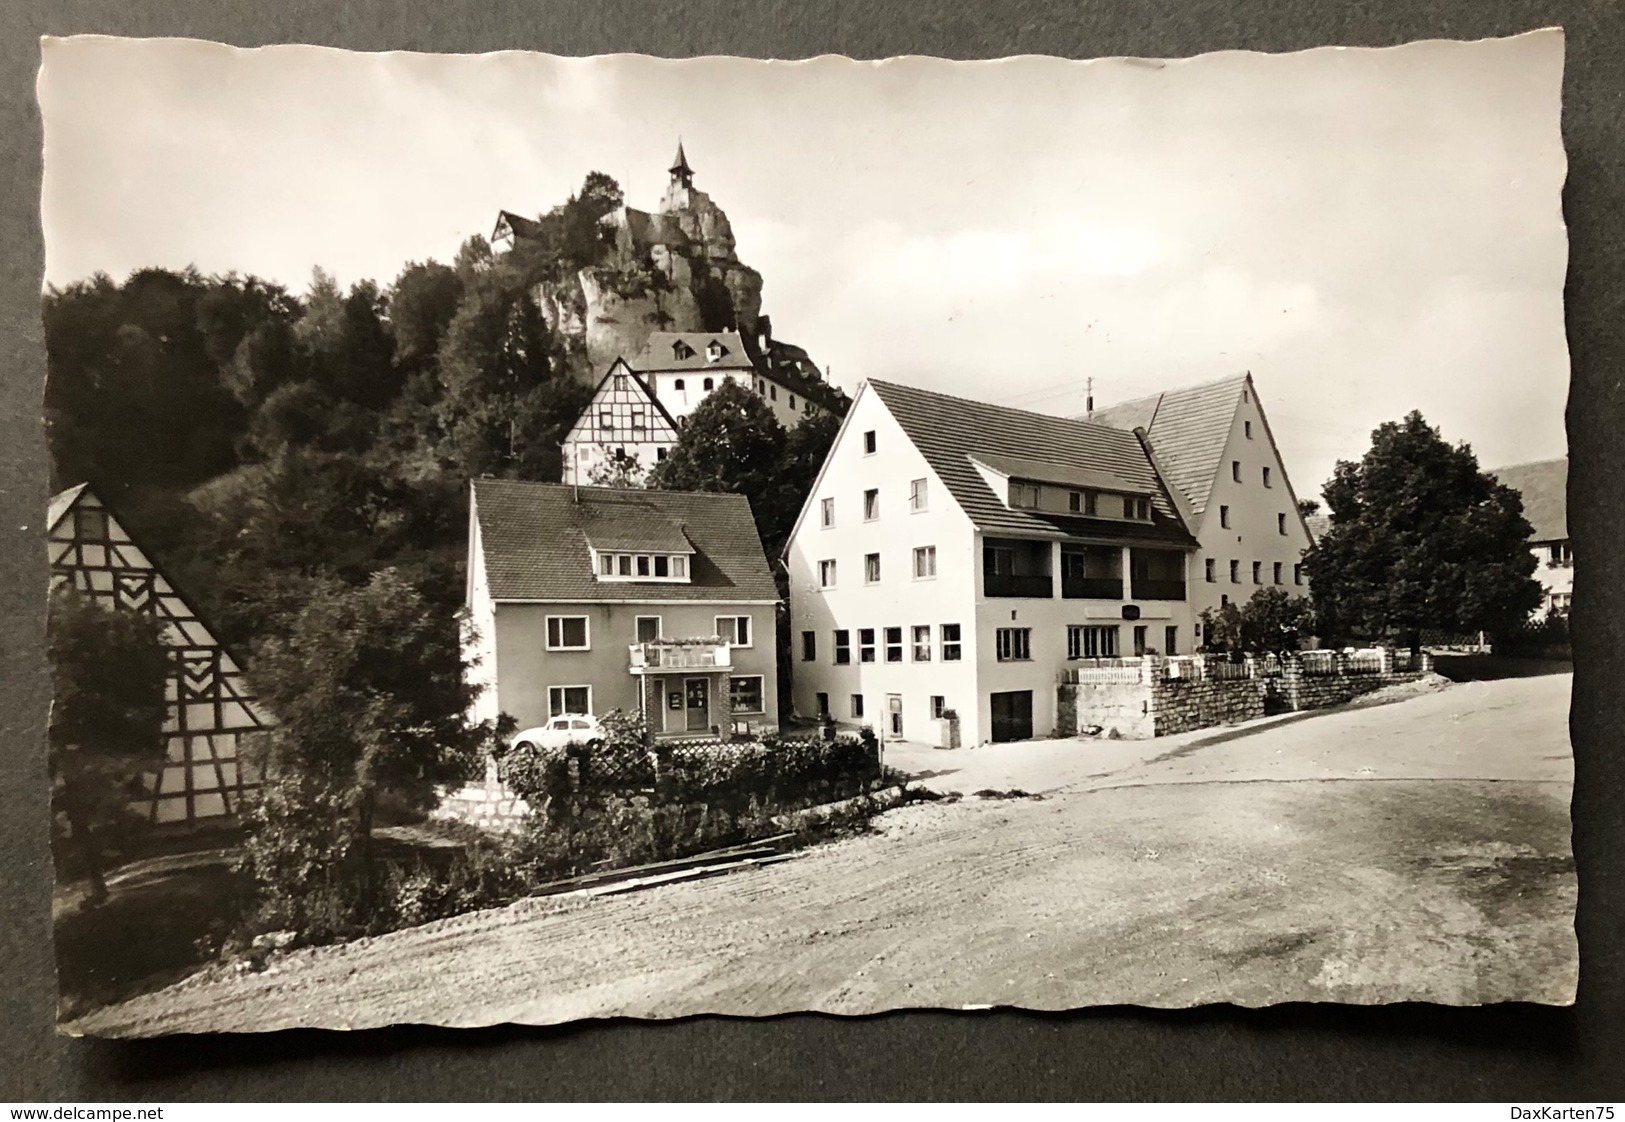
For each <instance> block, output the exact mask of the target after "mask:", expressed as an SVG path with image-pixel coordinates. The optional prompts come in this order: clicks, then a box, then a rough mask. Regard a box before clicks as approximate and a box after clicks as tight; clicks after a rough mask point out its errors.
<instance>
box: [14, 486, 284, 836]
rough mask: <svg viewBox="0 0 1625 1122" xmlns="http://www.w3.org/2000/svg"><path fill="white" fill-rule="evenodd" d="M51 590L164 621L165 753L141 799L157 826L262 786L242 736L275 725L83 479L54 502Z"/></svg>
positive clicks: (202, 818) (228, 807)
mask: <svg viewBox="0 0 1625 1122" xmlns="http://www.w3.org/2000/svg"><path fill="white" fill-rule="evenodd" d="M46 543H47V548H48V550H49V553H50V562H51V587H52V588H53V589H55V588H56V587H58V586H59V585H68V586H70V587H72V588H75V589H77V590H78V591H79V592H80V593H82V594H84V595H85V596H88V597H90V598H91V599H92V600H94V601H95V603H96V604H98V605H99V606H101V607H103V608H105V609H107V610H108V611H118V612H138V613H140V614H143V615H148V616H152V617H154V618H156V619H158V620H160V621H161V622H162V624H163V640H164V642H165V643H166V644H167V645H168V647H169V656H170V660H169V674H168V676H167V677H166V679H165V681H164V703H165V709H164V723H163V736H164V741H165V746H166V758H165V762H164V765H163V767H162V768H161V769H159V770H158V771H157V772H155V773H154V774H152V775H149V776H147V777H146V779H145V783H146V788H147V793H146V797H145V798H143V799H142V800H141V801H140V802H139V803H138V804H137V805H136V809H137V810H138V811H140V812H141V813H142V814H143V815H144V816H145V817H146V818H147V819H148V820H149V821H151V822H153V823H154V824H157V825H181V826H185V825H199V824H206V823H210V822H218V821H223V820H226V819H228V818H230V817H231V816H233V815H235V814H237V813H238V812H239V810H240V809H241V801H242V798H243V796H244V794H245V793H247V792H248V791H251V790H253V789H254V788H256V787H257V786H258V785H259V776H258V774H257V772H256V771H255V769H254V765H253V764H252V763H250V762H249V761H248V760H247V759H245V758H244V756H245V753H244V747H245V738H247V737H248V736H250V735H251V734H253V733H257V732H260V731H262V730H264V729H266V728H268V727H269V726H270V722H269V721H268V720H267V718H266V716H265V714H264V713H263V712H262V711H261V709H260V707H259V704H258V702H257V701H256V699H255V696H254V692H253V689H252V688H251V687H250V685H249V683H248V680H247V679H246V678H245V677H244V675H243V672H242V670H241V668H240V667H239V666H238V663H237V661H236V659H234V658H233V657H232V655H231V653H230V652H229V651H227V650H226V649H225V648H224V647H222V646H221V645H220V642H219V640H218V639H216V637H215V635H214V632H213V631H212V630H210V628H209V626H208V625H207V624H206V623H204V622H203V620H202V619H201V618H199V616H198V614H197V612H196V610H195V609H194V608H193V607H192V605H191V604H190V603H189V602H188V601H187V599H186V598H185V597H184V596H183V595H182V594H181V592H180V590H179V589H178V588H177V587H176V586H175V584H174V583H173V582H172V581H170V579H169V578H168V577H167V576H165V575H164V573H163V572H162V571H160V570H159V568H158V565H157V563H156V562H155V561H154V560H153V558H152V555H151V554H150V553H148V552H147V551H146V550H144V549H142V548H141V546H140V545H139V544H137V542H136V541H135V540H134V539H133V538H132V537H131V536H130V534H129V532H128V531H127V530H126V529H125V528H124V526H123V525H121V524H120V522H119V520H118V518H117V517H116V516H115V515H114V513H113V511H112V510H110V509H109V508H108V507H107V505H106V504H105V503H103V502H102V500H101V499H99V498H98V497H97V496H96V495H95V494H94V493H93V492H92V491H91V490H90V488H89V487H88V486H87V485H85V484H82V483H81V484H80V485H79V486H77V487H72V488H70V489H68V490H66V491H63V492H62V493H61V494H59V495H57V496H56V497H54V498H53V499H52V500H51V504H50V509H49V511H48V513H47V516H46Z"/></svg>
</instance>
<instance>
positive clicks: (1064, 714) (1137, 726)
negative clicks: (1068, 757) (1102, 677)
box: [1055, 681, 1157, 740]
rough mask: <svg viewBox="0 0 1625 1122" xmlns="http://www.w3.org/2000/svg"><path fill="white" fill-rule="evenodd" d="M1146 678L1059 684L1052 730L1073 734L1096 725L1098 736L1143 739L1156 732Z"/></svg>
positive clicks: (1149, 689)
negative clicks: (1126, 680)
mask: <svg viewBox="0 0 1625 1122" xmlns="http://www.w3.org/2000/svg"><path fill="white" fill-rule="evenodd" d="M1151 695H1152V690H1151V685H1150V683H1147V682H1143V681H1140V682H1087V681H1085V682H1077V683H1062V684H1061V686H1060V687H1059V694H1058V697H1057V699H1056V700H1057V706H1056V714H1055V726H1056V728H1055V731H1056V733H1057V735H1060V736H1074V735H1076V734H1078V733H1080V732H1083V731H1085V730H1087V729H1091V728H1094V727H1098V728H1099V729H1100V731H1099V732H1098V733H1096V734H1095V735H1098V736H1107V737H1110V736H1116V737H1121V738H1124V739H1127V740H1144V739H1146V738H1148V737H1152V736H1155V735H1157V730H1156V723H1155V719H1154V716H1153V714H1152V711H1151Z"/></svg>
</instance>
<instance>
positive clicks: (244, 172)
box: [39, 31, 1569, 496]
mask: <svg viewBox="0 0 1625 1122" xmlns="http://www.w3.org/2000/svg"><path fill="white" fill-rule="evenodd" d="M1562 65H1563V39H1562V35H1561V33H1560V32H1557V31H1550V32H1537V33H1532V34H1529V35H1523V36H1518V37H1515V38H1511V39H1500V40H1487V41H1483V42H1478V43H1450V42H1428V43H1417V44H1410V45H1408V46H1403V47H1395V48H1386V49H1365V48H1358V49H1345V48H1335V47H1332V48H1324V49H1320V50H1315V51H1306V52H1300V53H1297V54H1287V55H1263V54H1255V53H1250V52H1221V53H1218V54H1212V55H1204V56H1200V57H1198V58H1194V59H1186V60H1176V61H1152V60H1134V59H1112V60H1097V61H1091V62H1080V61H1070V60H1061V59H1053V58H1038V57H1027V58H1021V59H1014V60H1001V61H988V62H947V61H943V60H936V59H922V58H910V59H893V60H886V61H881V62H862V61H853V60H851V59H845V58H836V57H824V58H819V59H814V60H804V61H798V62H766V61H757V60H744V59H722V58H706V59H688V60H664V59H654V58H648V57H642V56H631V55H616V56H606V57H600V58H592V59H570V58H560V57H556V56H549V55H541V54H530V53H521V52H508V53H502V54H495V55H485V56H453V55H423V54H401V53H396V54H358V53H351V52H345V51H339V50H333V49H328V48H314V47H291V46H288V47H269V48H257V49H252V50H242V49H238V48H232V47H224V46H219V45H215V44H204V43H198V42H193V41H184V40H128V39H113V38H101V37H76V38H71V39H57V40H48V41H47V44H46V50H45V64H44V67H43V69H42V71H41V76H40V80H39V95H40V103H41V109H42V113H43V119H44V131H45V161H44V162H45V179H44V190H43V199H42V216H43V222H44V231H45V246H46V277H45V280H46V282H47V283H48V284H54V285H63V284H68V283H71V282H73V281H74V280H77V279H80V278H83V277H86V276H89V275H91V274H93V273H95V272H98V271H100V272H105V273H108V274H110V275H111V276H113V277H115V278H122V277H124V276H125V275H127V274H128V273H129V272H130V271H131V270H134V269H137V268H142V267H147V266H167V267H172V268H181V267H185V266H187V265H194V266H196V267H197V268H198V269H200V270H202V271H204V272H205V273H215V272H227V271H235V272H238V273H252V274H256V275H258V276H261V277H266V278H269V279H272V280H276V281H280V282H282V283H284V284H286V285H287V286H288V287H290V288H292V289H294V290H296V291H302V290H303V289H304V288H305V287H306V286H307V284H308V282H309V278H310V276H311V272H312V270H313V269H314V268H315V267H318V266H319V267H321V268H323V269H325V270H326V271H328V272H330V273H332V274H334V275H336V276H337V277H338V279H339V280H340V281H341V282H343V283H345V284H350V283H353V282H355V281H358V280H361V279H365V278H373V279H376V280H378V281H379V282H380V283H385V284H387V283H388V281H389V280H391V279H392V278H393V277H394V276H395V275H396V274H397V273H399V271H400V269H401V267H402V266H403V265H404V264H405V263H406V262H408V261H413V260H418V261H421V260H424V259H428V258H434V259H436V260H440V261H450V260H451V259H452V257H453V256H454V255H455V253H456V251H457V248H458V246H459V245H460V244H461V243H462V241H463V240H464V239H465V238H466V237H468V236H469V235H471V234H476V233H478V234H489V233H490V230H491V227H492V226H493V224H494V222H495V218H496V214H497V211H498V210H501V209H506V210H511V211H514V212H516V213H520V214H537V213H540V212H542V211H545V210H547V209H548V208H550V207H552V206H553V205H555V204H557V203H559V202H562V201H563V200H564V199H565V198H566V197H567V196H568V195H569V194H570V193H571V192H572V191H573V190H575V189H576V188H577V187H578V186H579V185H580V183H581V181H582V179H583V177H584V176H585V175H586V174H587V173H588V172H589V171H593V170H600V171H604V172H607V173H608V174H610V175H612V176H614V177H615V178H616V179H618V180H619V181H620V182H621V184H622V186H623V188H624V189H625V192H626V197H627V202H628V204H629V205H632V206H635V207H641V208H643V209H648V210H653V209H655V208H656V207H657V205H658V202H659V199H660V195H661V193H662V191H663V189H664V187H665V183H666V179H667V174H666V171H665V169H666V168H667V167H668V166H669V165H670V163H671V158H672V155H673V153H674V151H675V148H676V145H677V141H678V139H679V137H681V139H682V142H683V144H684V147H685V149H686V151H687V154H688V158H689V162H690V164H691V165H692V166H693V168H694V169H695V185H696V186H697V187H700V188H702V189H704V190H705V191H707V192H708V193H710V195H711V196H712V198H713V199H714V200H715V201H716V203H717V204H718V205H720V206H721V207H722V208H723V209H724V210H725V211H726V212H727V214H728V217H729V220H730V222H731V224H732V226H733V230H734V234H735V237H736V238H737V240H738V254H739V257H740V259H741V260H742V261H744V262H745V263H746V264H748V265H751V266H752V267H754V268H756V269H757V270H758V271H760V272H761V274H762V276H763V278H764V284H763V293H762V308H763V311H764V312H766V313H768V314H770V315H771V316H772V319H773V329H774V334H775V335H776V336H778V337H779V338H782V339H784V340H786V341H790V342H794V343H796V344H798V345H800V346H803V347H805V348H806V349H807V350H808V351H809V352H810V354H811V355H812V357H813V359H814V361H816V362H817V363H818V364H819V365H820V366H821V367H823V368H825V369H826V370H828V372H829V374H830V378H831V380H832V381H834V382H836V383H837V384H839V385H842V386H843V387H845V388H847V389H848V390H849V391H850V390H853V389H855V388H856V386H857V384H858V383H859V382H860V381H861V380H862V379H865V378H869V377H876V378H883V379H891V380H896V381H901V382H907V383H911V384H914V385H919V386H924V387H927V388H931V389H936V390H941V391H943V392H946V393H954V394H960V395H963V396H966V397H972V398H978V399H982V400H990V401H997V402H1000V403H1003V404H1009V405H1016V406H1020V407H1023V408H1029V409H1033V410H1037V411H1039V412H1052V413H1060V414H1068V415H1071V414H1077V413H1080V412H1082V411H1083V408H1084V402H1085V387H1086V385H1087V380H1088V379H1093V384H1094V395H1095V400H1096V403H1097V404H1099V405H1106V404H1109V403H1111V402H1114V401H1119V400H1124V399H1127V398H1133V397H1139V396H1143V395H1145V394H1148V393H1153V392H1156V391H1157V390H1160V389H1166V388H1173V387H1177V386H1183V385H1189V384H1193V383H1197V382H1202V381H1207V380H1210V379H1214V378H1219V377H1224V376H1226V375H1229V374H1232V373H1235V372H1237V371H1241V370H1250V371H1251V372H1252V374H1253V376H1254V380H1255V382H1256V384H1257V385H1258V388H1259V393H1260V396H1261V399H1262V402H1263V404H1264V407H1265V409H1266V412H1267V415H1268V417H1269V420H1270V424H1271V428H1272V430H1273V431H1274V434H1275V436H1276V439H1277V442H1278V443H1279V444H1280V446H1281V449H1282V453H1283V457H1284V459H1285V463H1286V467H1287V470H1288V473H1289V474H1290V476H1291V478H1292V481H1293V484H1294V487H1295V489H1296V490H1297V492H1298V494H1299V495H1300V496H1315V495H1318V492H1319V490H1320V486H1321V484H1322V483H1323V482H1324V481H1325V480H1326V479H1327V478H1328V477H1329V476H1330V474H1331V471H1332V467H1333V465H1334V463H1335V462H1336V461H1337V460H1338V459H1348V458H1358V457H1359V456H1360V454H1361V453H1362V452H1363V451H1364V450H1365V448H1366V447H1368V445H1369V436H1370V432H1371V430H1372V429H1373V428H1374V427H1375V426H1377V425H1378V424H1380V423H1381V422H1383V421H1385V420H1393V419H1398V418H1400V417H1402V416H1403V415H1404V414H1406V413H1407V412H1409V411H1410V410H1412V409H1420V410H1421V411H1422V413H1423V415H1424V416H1425V417H1427V419H1428V420H1429V421H1430V422H1432V423H1433V424H1435V425H1437V426H1439V427H1440V428H1441V429H1442V431H1443V433H1444V435H1445V436H1446V438H1448V439H1450V440H1452V441H1457V440H1465V441H1467V442H1469V443H1470V444H1472V445H1473V447H1474V449H1475V450H1476V451H1477V453H1478V455H1479V459H1480V462H1481V463H1483V464H1484V465H1485V466H1499V465H1502V464H1509V463H1517V462H1524V461H1528V460H1535V459H1545V458H1549V457H1554V456H1561V455H1564V454H1565V453H1566V452H1567V442H1566V438H1565V433H1564V427H1563V411H1564V407H1565V404H1566V401H1567V397H1568V370H1569V366H1568V350H1567V344H1566V342H1565V337H1564V333H1563V305H1562V289H1563V279H1564V272H1565V269H1566V264H1567V238H1566V233H1565V230H1564V226H1563V219H1562V212H1561V190H1562V184H1563V179H1564V175H1565V172H1566V162H1565V157H1564V154H1563V150H1562V142H1561V137H1560V134H1559V113H1560V92H1561V79H1562Z"/></svg>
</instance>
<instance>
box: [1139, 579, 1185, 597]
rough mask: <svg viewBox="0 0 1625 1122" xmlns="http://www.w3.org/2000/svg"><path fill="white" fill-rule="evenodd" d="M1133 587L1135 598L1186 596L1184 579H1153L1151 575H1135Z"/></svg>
mask: <svg viewBox="0 0 1625 1122" xmlns="http://www.w3.org/2000/svg"><path fill="white" fill-rule="evenodd" d="M1132 587H1133V592H1134V599H1136V600H1183V599H1184V598H1185V582H1184V581H1182V580H1153V579H1152V578H1150V577H1135V578H1134V581H1133V585H1132Z"/></svg>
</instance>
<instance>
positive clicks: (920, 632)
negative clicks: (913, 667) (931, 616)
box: [913, 623, 931, 662]
mask: <svg viewBox="0 0 1625 1122" xmlns="http://www.w3.org/2000/svg"><path fill="white" fill-rule="evenodd" d="M913 631H914V661H915V662H930V661H931V625H930V624H928V623H918V624H915V625H914V628H913Z"/></svg>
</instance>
